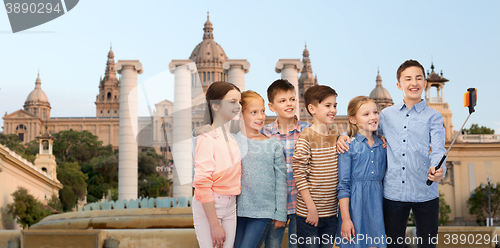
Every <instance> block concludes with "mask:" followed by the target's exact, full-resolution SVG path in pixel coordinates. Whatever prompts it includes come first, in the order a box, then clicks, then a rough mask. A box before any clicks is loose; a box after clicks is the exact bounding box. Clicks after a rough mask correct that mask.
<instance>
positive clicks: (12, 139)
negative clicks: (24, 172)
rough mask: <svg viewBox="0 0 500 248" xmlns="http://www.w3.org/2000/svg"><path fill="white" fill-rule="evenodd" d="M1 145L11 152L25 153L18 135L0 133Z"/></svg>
mask: <svg viewBox="0 0 500 248" xmlns="http://www.w3.org/2000/svg"><path fill="white" fill-rule="evenodd" d="M0 144H2V145H4V146H6V147H7V148H9V149H10V150H11V151H13V152H15V153H17V154H21V153H23V152H24V147H23V143H21V140H19V136H17V134H3V133H0Z"/></svg>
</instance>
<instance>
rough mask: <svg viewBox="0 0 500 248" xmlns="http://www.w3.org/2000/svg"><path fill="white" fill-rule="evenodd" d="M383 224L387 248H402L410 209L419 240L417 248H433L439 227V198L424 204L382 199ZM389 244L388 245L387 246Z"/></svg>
mask: <svg viewBox="0 0 500 248" xmlns="http://www.w3.org/2000/svg"><path fill="white" fill-rule="evenodd" d="M383 206H384V222H385V233H386V234H387V247H388V248H399V247H401V248H402V247H404V246H405V244H404V242H401V241H403V240H404V238H405V236H406V223H407V222H408V216H409V215H410V209H411V210H412V212H413V217H415V227H416V228H417V236H418V237H419V238H420V237H421V238H422V239H419V241H418V242H417V243H418V245H417V246H418V247H419V248H423V247H430V248H435V247H436V244H434V243H436V242H437V236H438V235H437V234H438V225H439V197H438V198H436V199H434V200H430V201H426V202H398V201H391V200H388V199H385V198H384V205H383ZM389 243H390V244H389Z"/></svg>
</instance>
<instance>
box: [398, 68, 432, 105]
mask: <svg viewBox="0 0 500 248" xmlns="http://www.w3.org/2000/svg"><path fill="white" fill-rule="evenodd" d="M397 86H398V89H400V90H402V91H403V97H404V100H405V103H407V104H416V103H418V102H420V100H421V97H422V91H423V90H424V88H425V87H426V86H427V81H426V80H425V77H424V72H423V71H422V69H421V68H420V67H417V66H411V67H408V68H406V69H405V70H404V71H402V72H401V76H400V78H399V82H398V83H397Z"/></svg>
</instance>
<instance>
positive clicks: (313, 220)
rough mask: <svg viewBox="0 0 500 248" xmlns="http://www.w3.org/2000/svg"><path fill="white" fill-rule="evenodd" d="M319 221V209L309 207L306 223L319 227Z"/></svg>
mask: <svg viewBox="0 0 500 248" xmlns="http://www.w3.org/2000/svg"><path fill="white" fill-rule="evenodd" d="M318 221H319V217H318V210H316V208H314V209H307V219H306V223H308V224H311V225H313V226H315V227H317V226H318Z"/></svg>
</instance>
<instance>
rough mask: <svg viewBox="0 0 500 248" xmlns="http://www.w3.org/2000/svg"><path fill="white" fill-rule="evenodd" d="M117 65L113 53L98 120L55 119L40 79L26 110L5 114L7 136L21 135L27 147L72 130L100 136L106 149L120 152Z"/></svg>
mask: <svg viewBox="0 0 500 248" xmlns="http://www.w3.org/2000/svg"><path fill="white" fill-rule="evenodd" d="M114 64H115V62H114V54H113V51H112V50H111V49H110V51H109V53H108V59H107V62H106V70H105V77H104V79H102V78H101V80H100V81H99V82H100V83H99V95H98V96H97V99H96V102H95V104H96V113H97V117H51V116H50V111H51V109H52V108H51V105H50V102H49V99H48V97H47V95H46V94H45V92H44V91H43V90H42V82H41V79H40V75H38V76H37V79H36V81H35V89H34V90H33V91H32V92H31V93H29V95H28V97H27V98H26V102H25V103H24V109H20V110H17V111H15V112H13V113H10V114H7V113H5V115H4V117H3V119H4V126H3V129H4V133H5V134H17V135H18V136H19V139H20V140H21V141H22V143H23V144H26V143H28V142H31V141H32V140H35V139H36V137H37V136H39V135H41V134H42V132H45V131H46V132H48V133H57V132H59V131H65V130H70V129H72V130H75V131H84V130H85V131H89V132H90V133H92V134H93V135H96V136H98V138H99V140H101V141H102V142H103V145H108V144H111V145H112V146H113V147H115V148H118V135H119V119H118V116H119V109H120V105H119V104H120V81H119V80H118V78H117V77H116V70H115V68H114Z"/></svg>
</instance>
